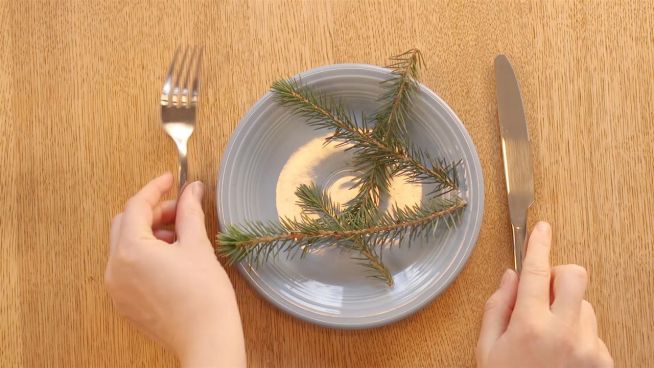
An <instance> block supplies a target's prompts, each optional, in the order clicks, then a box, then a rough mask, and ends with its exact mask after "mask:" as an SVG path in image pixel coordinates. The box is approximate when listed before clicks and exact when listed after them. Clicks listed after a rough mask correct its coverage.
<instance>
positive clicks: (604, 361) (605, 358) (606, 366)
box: [597, 338, 614, 368]
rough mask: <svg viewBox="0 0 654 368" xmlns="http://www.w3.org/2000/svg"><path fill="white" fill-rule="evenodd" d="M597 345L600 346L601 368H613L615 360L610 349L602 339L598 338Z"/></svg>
mask: <svg viewBox="0 0 654 368" xmlns="http://www.w3.org/2000/svg"><path fill="white" fill-rule="evenodd" d="M597 343H598V345H599V355H600V365H599V367H601V368H613V366H614V363H613V358H612V357H611V353H610V352H609V348H608V347H607V346H606V344H605V343H604V341H602V339H600V338H598V339H597Z"/></svg>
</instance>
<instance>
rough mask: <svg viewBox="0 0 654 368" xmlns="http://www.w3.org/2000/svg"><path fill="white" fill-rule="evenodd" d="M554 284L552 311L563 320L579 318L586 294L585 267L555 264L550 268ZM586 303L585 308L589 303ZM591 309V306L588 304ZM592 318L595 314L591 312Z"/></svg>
mask: <svg viewBox="0 0 654 368" xmlns="http://www.w3.org/2000/svg"><path fill="white" fill-rule="evenodd" d="M552 277H553V279H554V280H553V284H554V302H553V303H552V307H551V310H552V313H554V314H555V315H557V316H559V317H560V318H562V319H563V320H564V321H567V322H573V321H576V320H577V319H578V318H579V313H580V312H581V308H582V303H581V302H582V301H583V300H584V295H585V294H586V286H587V285H588V275H587V273H586V269H585V268H583V267H581V266H578V265H564V266H557V267H554V268H553V269H552ZM585 304H587V306H586V307H584V308H586V309H588V306H590V304H589V303H588V302H586V303H585ZM590 308H591V310H592V306H590ZM593 318H595V314H594V313H593Z"/></svg>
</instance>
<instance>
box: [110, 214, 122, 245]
mask: <svg viewBox="0 0 654 368" xmlns="http://www.w3.org/2000/svg"><path fill="white" fill-rule="evenodd" d="M122 218H123V214H122V213H119V214H118V215H116V217H114V218H113V219H112V220H111V229H110V230H109V254H112V253H113V251H114V249H116V245H117V244H118V234H120V224H121V221H122Z"/></svg>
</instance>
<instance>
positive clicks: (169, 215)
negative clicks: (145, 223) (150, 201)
mask: <svg viewBox="0 0 654 368" xmlns="http://www.w3.org/2000/svg"><path fill="white" fill-rule="evenodd" d="M176 211H177V201H176V200H174V199H170V200H167V201H163V202H161V203H160V204H159V205H158V206H157V207H155V208H154V212H153V213H152V227H153V228H155V229H156V228H158V227H160V226H165V225H169V224H172V223H173V222H174V221H175V213H176Z"/></svg>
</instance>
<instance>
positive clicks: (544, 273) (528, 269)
mask: <svg viewBox="0 0 654 368" xmlns="http://www.w3.org/2000/svg"><path fill="white" fill-rule="evenodd" d="M551 243H552V229H551V228H550V225H549V224H548V223H547V222H543V221H541V222H539V223H537V224H536V226H535V227H534V229H533V230H532V232H531V235H530V236H529V244H528V246H527V254H525V260H524V262H523V263H522V271H521V273H520V282H519V284H518V299H517V300H516V310H521V311H527V312H529V311H531V310H533V309H540V308H543V309H545V308H548V309H549V305H550V304H549V300H550V261H549V256H550V246H551Z"/></svg>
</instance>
